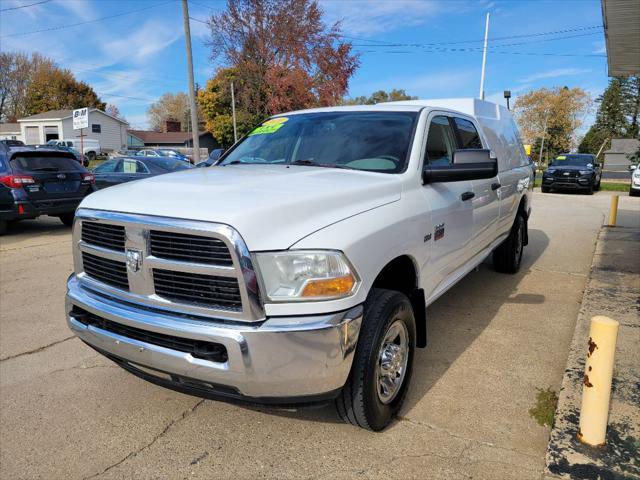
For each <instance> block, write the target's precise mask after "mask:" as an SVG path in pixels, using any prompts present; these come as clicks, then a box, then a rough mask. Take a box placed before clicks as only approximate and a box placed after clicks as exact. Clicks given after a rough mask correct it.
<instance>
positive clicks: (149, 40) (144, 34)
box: [102, 20, 183, 61]
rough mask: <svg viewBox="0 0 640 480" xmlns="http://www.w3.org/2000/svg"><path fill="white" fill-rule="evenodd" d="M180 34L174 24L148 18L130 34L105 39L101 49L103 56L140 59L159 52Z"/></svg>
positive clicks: (119, 58)
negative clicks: (108, 39) (113, 38)
mask: <svg viewBox="0 0 640 480" xmlns="http://www.w3.org/2000/svg"><path fill="white" fill-rule="evenodd" d="M182 36H183V33H182V30H180V29H178V28H176V26H175V25H174V24H170V23H165V22H161V21H158V20H148V21H147V22H145V23H144V24H143V25H141V26H140V27H137V28H136V29H135V31H134V32H133V33H131V34H130V35H121V36H120V37H119V38H117V39H115V40H110V41H106V42H105V43H104V46H103V48H102V50H103V53H104V55H105V56H107V57H109V58H112V59H114V60H123V59H128V60H133V61H142V60H146V59H147V58H149V57H151V56H153V55H154V54H156V53H159V52H161V51H162V50H164V49H165V48H167V47H168V46H169V45H171V44H172V43H173V42H175V41H176V40H178V39H179V38H180V37H182Z"/></svg>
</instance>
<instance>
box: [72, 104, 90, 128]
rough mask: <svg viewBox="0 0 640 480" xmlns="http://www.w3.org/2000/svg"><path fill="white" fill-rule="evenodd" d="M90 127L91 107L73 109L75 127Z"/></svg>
mask: <svg viewBox="0 0 640 480" xmlns="http://www.w3.org/2000/svg"><path fill="white" fill-rule="evenodd" d="M81 128H89V109H88V108H78V109H77V110H74V111H73V129H74V130H80V129H81Z"/></svg>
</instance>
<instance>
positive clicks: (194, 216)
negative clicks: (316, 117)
mask: <svg viewBox="0 0 640 480" xmlns="http://www.w3.org/2000/svg"><path fill="white" fill-rule="evenodd" d="M401 190H402V187H401V180H400V178H399V176H398V175H389V174H380V173H373V172H363V171H356V170H344V169H332V168H322V167H309V166H295V165H291V166H286V165H229V166H225V167H210V168H194V169H191V170H186V171H182V172H176V173H172V174H166V175H160V176H157V177H153V178H149V179H146V180H139V181H135V182H129V183H126V184H121V185H117V186H114V187H109V188H107V189H105V190H100V191H98V192H96V193H93V194H91V195H89V196H88V197H87V198H86V199H85V200H84V201H83V202H82V204H81V205H80V206H81V208H93V209H97V210H108V211H114V212H123V213H136V214H143V215H155V216H162V217H174V218H182V219H188V220H203V221H209V222H216V223H224V224H227V225H230V226H232V227H233V228H235V229H236V230H237V231H238V232H239V233H240V235H241V236H242V237H243V238H244V241H245V242H246V243H247V246H248V247H249V250H252V251H257V250H282V249H286V248H289V246H291V245H293V244H294V243H295V242H297V241H298V240H300V239H301V238H303V237H305V236H307V235H309V234H311V233H313V232H315V231H317V230H320V229H322V228H324V227H326V226H328V225H331V224H333V223H336V222H339V221H340V220H343V219H345V218H348V217H351V216H353V215H357V214H359V213H362V212H364V211H367V210H371V209H373V208H376V207H379V206H381V205H385V204H388V203H391V202H395V201H397V200H399V199H400V194H401Z"/></svg>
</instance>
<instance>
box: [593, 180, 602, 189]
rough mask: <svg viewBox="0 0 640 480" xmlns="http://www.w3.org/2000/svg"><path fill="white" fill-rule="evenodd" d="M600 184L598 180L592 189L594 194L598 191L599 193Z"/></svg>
mask: <svg viewBox="0 0 640 480" xmlns="http://www.w3.org/2000/svg"><path fill="white" fill-rule="evenodd" d="M600 182H601V181H600V180H598V183H596V184H595V185H594V187H593V189H594V190H595V191H596V192H599V191H600Z"/></svg>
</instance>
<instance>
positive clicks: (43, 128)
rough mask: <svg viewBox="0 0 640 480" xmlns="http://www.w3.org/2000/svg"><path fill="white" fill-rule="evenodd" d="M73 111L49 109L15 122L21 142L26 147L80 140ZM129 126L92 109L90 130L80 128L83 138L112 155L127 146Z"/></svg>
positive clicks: (122, 121) (90, 112)
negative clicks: (92, 140)
mask: <svg viewBox="0 0 640 480" xmlns="http://www.w3.org/2000/svg"><path fill="white" fill-rule="evenodd" d="M72 113H73V111H72V110H51V111H49V112H44V113H38V114H37V115H31V116H30V117H25V118H20V119H18V123H19V124H20V133H21V136H22V138H21V140H22V141H23V142H24V143H26V144H27V145H41V144H44V143H47V142H48V141H49V140H56V139H58V140H66V139H76V138H78V139H79V138H80V130H74V129H73V125H72V119H71V114H72ZM128 126H129V124H128V123H127V122H126V121H124V120H120V119H119V118H116V117H112V116H111V115H109V114H107V113H105V112H103V111H102V110H98V109H97V108H92V109H90V110H89V128H85V129H83V131H82V133H83V134H84V135H86V136H85V138H92V139H95V140H97V141H98V142H100V149H101V150H102V151H103V152H111V151H114V150H120V149H123V148H126V147H127V128H128Z"/></svg>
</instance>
